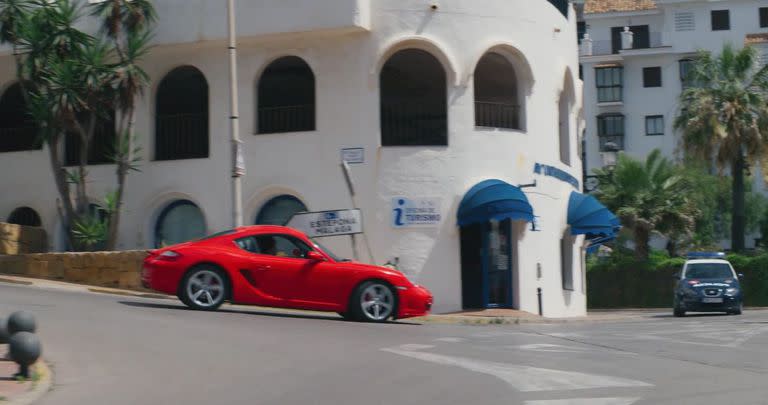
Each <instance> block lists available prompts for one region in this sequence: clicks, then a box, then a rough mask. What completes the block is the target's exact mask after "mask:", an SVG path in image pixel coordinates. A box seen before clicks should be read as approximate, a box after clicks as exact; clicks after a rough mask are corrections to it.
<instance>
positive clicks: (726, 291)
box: [725, 288, 739, 296]
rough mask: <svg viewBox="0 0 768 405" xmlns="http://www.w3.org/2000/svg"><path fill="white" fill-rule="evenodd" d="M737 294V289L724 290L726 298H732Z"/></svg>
mask: <svg viewBox="0 0 768 405" xmlns="http://www.w3.org/2000/svg"><path fill="white" fill-rule="evenodd" d="M738 293H739V289H738V288H726V289H725V295H728V296H734V295H736V294H738Z"/></svg>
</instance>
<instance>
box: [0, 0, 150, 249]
mask: <svg viewBox="0 0 768 405" xmlns="http://www.w3.org/2000/svg"><path fill="white" fill-rule="evenodd" d="M109 6H112V7H113V8H114V9H115V10H117V11H118V12H116V13H113V12H110V13H107V11H108V10H111V9H109ZM90 7H92V14H93V15H96V16H101V15H104V25H105V26H107V25H109V26H112V27H113V28H112V29H109V30H108V29H105V30H103V32H102V33H101V36H96V37H94V36H91V35H89V34H87V33H85V32H82V31H80V30H79V29H78V28H77V27H76V25H77V24H78V22H79V19H80V18H81V17H82V11H83V9H82V8H81V7H79V5H78V3H77V2H75V1H73V0H53V1H51V0H0V42H2V43H9V44H11V45H12V46H13V48H14V56H15V58H16V64H17V69H16V73H17V78H18V81H19V83H21V84H22V90H23V94H24V97H25V100H26V101H27V106H28V108H29V112H30V114H31V115H32V117H33V119H34V121H35V123H36V124H37V127H38V128H39V133H40V136H41V137H42V139H43V141H45V142H46V143H47V144H48V151H49V155H50V160H51V166H52V169H53V175H54V180H55V183H56V186H57V189H58V191H59V196H60V200H59V203H60V206H59V211H60V216H61V217H62V219H63V221H64V223H65V224H66V226H67V229H68V232H67V234H68V236H69V239H70V244H72V245H76V244H75V243H73V242H75V241H76V240H82V241H84V243H82V244H81V246H79V247H85V248H87V247H89V246H90V247H92V246H96V245H99V244H97V243H94V242H93V241H94V240H95V239H97V238H98V235H96V233H98V232H95V231H99V232H101V231H102V230H104V232H101V233H103V235H102V236H101V237H102V238H103V239H104V241H105V242H106V247H107V249H109V250H112V249H114V247H115V245H116V242H117V229H118V226H119V220H120V208H121V204H122V198H123V194H124V189H125V179H126V176H127V174H128V173H129V172H130V171H132V170H137V161H138V156H137V155H138V151H139V150H138V148H137V147H136V146H135V145H134V135H133V115H134V111H135V104H136V99H137V97H139V96H140V95H141V94H142V91H143V89H144V87H145V86H146V84H147V83H148V81H149V78H148V75H147V74H146V73H145V72H144V71H143V70H142V69H141V67H140V66H139V62H140V60H141V58H142V57H143V56H144V55H145V54H146V53H147V50H148V43H149V39H150V35H149V27H150V25H151V23H152V21H154V19H155V16H154V9H153V8H152V5H151V4H150V3H149V2H148V1H146V0H108V1H105V2H101V3H98V4H96V5H92V6H90ZM105 13H106V15H105ZM115 16H116V18H118V20H113V18H115ZM114 21H117V24H115V22H114ZM105 111H116V114H117V118H118V119H117V128H116V139H115V142H114V145H115V148H114V149H115V150H114V154H113V160H114V162H115V163H116V177H117V188H116V190H115V191H114V192H113V193H110V194H109V195H108V196H107V197H106V198H105V203H106V206H107V207H105V209H104V211H103V212H104V213H106V217H105V218H103V219H99V221H102V222H103V224H96V220H95V219H94V218H93V212H92V210H91V209H90V208H89V205H90V204H89V201H88V191H87V186H88V180H87V177H88V172H87V165H88V155H89V154H88V151H89V147H90V144H91V141H92V140H93V137H94V133H95V129H96V127H97V123H98V121H99V120H101V119H104V118H107V117H106V116H105V115H104V114H105V113H104V112H105ZM68 133H69V134H74V135H75V136H77V137H78V138H79V141H80V142H79V143H80V146H81V149H80V153H79V155H80V161H79V162H78V167H77V169H75V170H67V169H66V168H65V165H64V156H62V155H61V153H60V152H59V151H60V149H61V145H62V143H63V141H64V138H65V136H66V134H68ZM73 189H74V190H73ZM73 191H74V192H73ZM96 225H98V226H96ZM87 230H92V231H93V232H91V231H87ZM86 231H87V232H86ZM75 247H76V248H78V246H75Z"/></svg>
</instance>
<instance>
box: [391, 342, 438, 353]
mask: <svg viewBox="0 0 768 405" xmlns="http://www.w3.org/2000/svg"><path fill="white" fill-rule="evenodd" d="M433 347H435V346H433V345H420V344H417V343H409V344H405V345H400V346H399V348H400V349H401V350H407V351H413V350H423V349H431V348H433Z"/></svg>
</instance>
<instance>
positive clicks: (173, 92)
mask: <svg viewBox="0 0 768 405" xmlns="http://www.w3.org/2000/svg"><path fill="white" fill-rule="evenodd" d="M207 157H208V82H207V81H206V80H205V76H204V75H203V73H202V72H200V71H199V70H198V69H197V68H195V67H193V66H181V67H178V68H176V69H173V70H172V71H171V72H169V73H168V74H167V75H165V77H164V78H163V80H162V81H161V82H160V85H159V86H158V88H157V100H156V106H155V160H177V159H200V158H207Z"/></svg>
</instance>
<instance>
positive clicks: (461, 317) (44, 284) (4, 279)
mask: <svg viewBox="0 0 768 405" xmlns="http://www.w3.org/2000/svg"><path fill="white" fill-rule="evenodd" d="M0 283H11V284H20V285H31V286H35V287H40V288H46V289H58V290H68V291H79V292H84V293H89V292H90V293H101V294H115V295H123V296H132V297H140V298H154V299H168V300H177V298H176V297H172V296H168V295H164V294H160V293H146V292H138V291H130V290H121V289H116V288H104V287H94V286H89V285H83V284H74V283H67V282H62V281H51V280H40V279H33V278H26V277H18V276H10V275H4V274H0ZM222 308H238V309H245V310H248V309H250V310H252V311H259V312H268V313H276V314H280V313H285V314H294V315H295V314H299V315H301V314H306V315H315V316H316V315H317V314H318V312H314V311H303V310H294V309H282V308H267V307H255V306H241V305H225V306H224V307H222ZM659 313H664V314H666V313H669V314H670V316H671V313H672V311H671V309H669V308H651V309H619V310H596V311H590V313H589V314H588V315H587V316H582V317H573V318H544V317H540V316H538V315H535V314H531V313H528V312H524V311H518V310H514V309H486V310H477V311H461V312H455V313H448V314H434V315H429V316H425V317H419V318H408V319H404V320H403V322H407V323H436V324H461V325H509V324H533V323H545V324H551V323H572V322H607V321H622V320H637V319H647V318H649V317H652V316H654V315H658V314H659ZM333 316H336V315H335V314H334V315H333Z"/></svg>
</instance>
